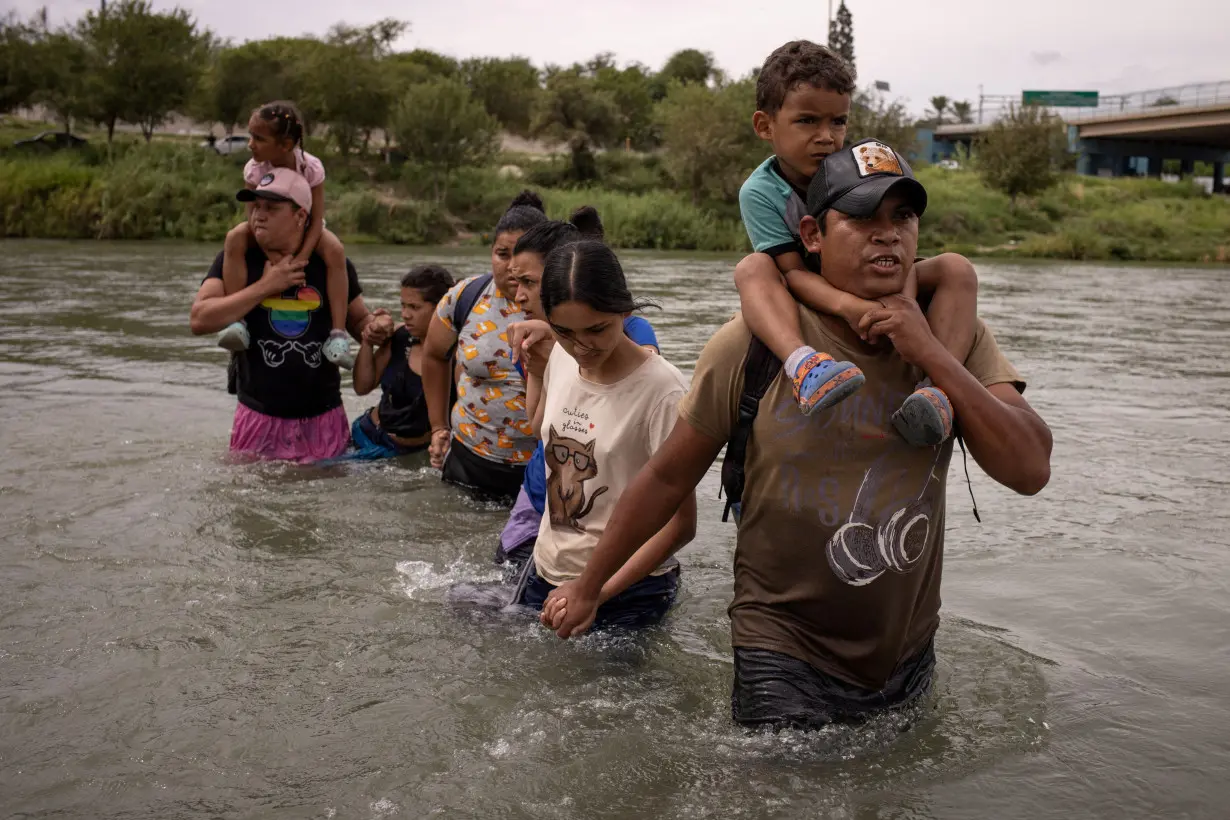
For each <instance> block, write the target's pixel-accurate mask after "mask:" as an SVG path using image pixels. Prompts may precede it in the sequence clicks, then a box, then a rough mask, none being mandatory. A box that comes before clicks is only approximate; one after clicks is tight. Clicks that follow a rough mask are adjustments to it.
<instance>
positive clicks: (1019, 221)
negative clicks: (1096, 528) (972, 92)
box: [0, 139, 1230, 263]
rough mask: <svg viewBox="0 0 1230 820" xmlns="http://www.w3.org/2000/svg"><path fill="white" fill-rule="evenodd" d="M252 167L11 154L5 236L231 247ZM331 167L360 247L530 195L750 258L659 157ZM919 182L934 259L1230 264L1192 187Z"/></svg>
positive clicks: (189, 149) (944, 177) (333, 188)
mask: <svg viewBox="0 0 1230 820" xmlns="http://www.w3.org/2000/svg"><path fill="white" fill-rule="evenodd" d="M8 144H10V145H11V141H10V142H9V143H8ZM243 161H244V158H243V157H220V156H218V155H216V154H214V153H213V152H211V151H208V150H205V149H203V148H200V147H197V145H196V143H195V141H191V142H190V141H186V140H155V141H154V142H153V143H152V144H150V145H145V144H144V143H143V142H141V141H140V140H139V139H138V140H135V141H134V140H130V139H126V140H123V141H117V145H116V146H115V148H114V150H113V152H112V156H111V157H108V153H107V150H106V146H105V144H101V143H100V142H99V141H97V140H91V144H90V145H89V146H88V147H87V148H86V149H84V150H80V151H63V152H58V153H55V152H30V151H16V150H13V149H11V148H6V147H0V236H3V237H32V238H38V237H41V238H66V239H67V238H71V239H156V238H169V239H188V240H199V241H218V240H220V239H221V238H222V237H223V236H224V235H225V233H226V231H227V230H228V229H229V227H230V226H232V225H233V224H235V223H236V222H238V221H239V220H240V219H241V218H242V210H241V208H240V206H239V204H238V203H237V202H235V200H234V194H235V191H236V190H237V189H238V188H239V187H240V185H241V184H242V181H241V168H242V165H243ZM325 162H326V167H327V168H328V170H329V182H328V187H327V190H328V213H327V217H328V221H329V227H330V228H331V229H333V230H334V231H335V232H337V233H338V234H339V235H340V236H341V237H342V239H343V240H345V241H349V242H356V241H372V242H391V243H401V244H438V243H447V242H453V241H464V242H473V243H482V242H485V241H488V240H489V238H490V237H489V232H490V230H491V229H492V227H493V226H494V225H495V222H496V221H497V220H498V218H499V216H500V214H501V213H502V212H503V210H504V208H505V207H506V206H507V204H508V202H509V200H510V199H511V198H512V197H513V196H514V195H515V194H516V193H517V192H518V191H519V190H521V189H522V188H524V187H531V188H534V189H536V190H538V191H539V192H540V193H541V194H542V196H543V199H544V200H545V201H546V203H547V209H548V212H549V214H550V215H551V216H552V217H556V218H564V217H566V216H567V215H568V213H570V212H571V211H572V210H573V209H574V208H576V207H577V206H579V205H583V204H588V205H593V206H594V207H596V208H597V209H598V211H599V213H600V214H601V215H602V220H603V222H604V224H605V226H606V229H607V236H608V239H609V241H610V242H611V243H612V244H613V245H616V246H619V247H625V248H648V249H656V250H700V251H745V250H747V247H748V246H747V238H746V235H745V233H744V230H743V226H742V224H741V223H740V222H739V220H738V213H737V208H736V207H735V205H734V204H733V203H710V204H706V205H701V206H697V205H694V204H693V203H692V202H691V200H690V199H689V198H688V197H686V196H684V195H681V194H679V193H676V192H675V191H673V190H670V188H669V187H668V186H669V183H668V181H667V178H666V177H665V175H664V174H663V172H662V170H661V167H660V165H659V163H658V160H657V159H656V158H654V157H628V156H620V155H608V158H607V159H604V160H603V161H602V163H601V165H600V168H601V170H602V174H603V176H602V186H601V187H591V188H570V187H564V186H566V184H567V183H566V178H565V177H564V176H563V175H562V174H561V173H560V168H561V163H559V162H552V161H538V162H534V163H530V162H520V163H517V158H515V157H503V158H501V162H502V163H503V170H500V167H499V166H496V167H491V168H467V169H462V170H461V171H459V172H457V173H456V174H455V175H454V176H453V178H452V180H451V182H450V184H449V186H448V189H447V191H446V193H445V195H444V197H443V200H442V201H440V202H437V201H435V199H434V197H433V196H430V195H428V196H423V195H422V194H423V193H425V192H430V191H431V190H432V187H431V184H430V180H428V179H427V178H425V177H424V175H423V173H422V172H421V171H418V170H416V169H415V168H413V167H412V166H405V165H403V166H390V165H385V164H382V163H380V162H379V161H378V160H376V159H374V158H372V157H368V158H354V157H351V158H342V157H337V156H326V157H325ZM514 163H515V167H513V168H510V167H508V166H509V165H513V164H514ZM518 168H519V169H520V170H517V169H518ZM919 177H920V179H921V180H922V181H923V183H924V184H925V185H926V186H927V190H928V193H929V196H930V204H929V206H928V209H927V213H926V215H925V216H924V218H923V223H922V235H921V237H920V239H921V243H920V244H921V246H922V250H923V252H925V253H934V252H938V251H955V252H958V253H964V254H967V255H970V256H988V255H994V256H1020V257H1046V258H1061V259H1088V260H1116V259H1119V260H1140V261H1186V262H1222V263H1230V199H1227V198H1226V197H1211V196H1207V195H1205V194H1204V193H1203V192H1202V191H1201V190H1200V189H1199V188H1197V187H1195V186H1193V185H1188V184H1180V183H1164V182H1160V181H1155V180H1138V179H1115V180H1110V179H1097V178H1091V177H1075V176H1070V177H1065V178H1064V179H1063V180H1062V181H1061V182H1060V184H1058V185H1056V186H1055V187H1054V188H1052V189H1051V190H1049V191H1047V192H1045V193H1043V194H1042V195H1040V196H1038V197H1036V198H1033V199H1022V200H1020V201H1018V202H1017V203H1015V204H1014V203H1012V202H1011V201H1009V199H1008V197H1006V196H1004V195H1003V194H1000V193H998V192H996V191H992V190H990V189H988V188H987V187H986V186H985V185H983V184H982V182H981V180H980V179H979V178H978V176H977V175H975V174H973V173H971V172H968V171H945V170H942V169H938V168H924V169H922V170H920V172H919Z"/></svg>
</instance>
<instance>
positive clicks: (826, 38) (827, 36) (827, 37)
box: [824, 0, 833, 48]
mask: <svg viewBox="0 0 1230 820" xmlns="http://www.w3.org/2000/svg"><path fill="white" fill-rule="evenodd" d="M828 29H829V30H828V32H827V33H826V34H825V35H824V42H826V43H828V46H829V48H832V47H833V0H829V19H828Z"/></svg>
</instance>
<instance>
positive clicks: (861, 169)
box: [807, 139, 927, 217]
mask: <svg viewBox="0 0 1230 820" xmlns="http://www.w3.org/2000/svg"><path fill="white" fill-rule="evenodd" d="M891 190H899V191H900V192H901V193H903V194H905V196H906V200H907V201H908V202H909V203H910V205H911V206H912V207H913V208H914V213H915V214H916V215H917V216H922V214H923V211H925V210H926V209H927V189H926V188H924V187H923V186H922V183H921V182H919V181H918V180H917V179H915V178H914V172H913V171H912V170H911V169H910V164H909V163H908V162H906V161H905V157H903V156H901V155H900V154H898V153H897V152H896V151H894V150H893V149H892V148H890V147H888V146H887V145H885V144H884V143H882V142H880V141H879V140H875V139H866V140H862V141H860V142H856V143H854V144H853V145H851V146H849V147H848V148H843V149H841V150H840V151H838V152H836V153H834V154H829V155H828V156H827V157H825V158H824V162H822V163H820V168H819V169H818V170H817V171H816V175H815V176H814V177H812V180H811V185H809V186H808V188H807V212H808V213H809V214H811V215H812V216H816V215H818V214H819V213H820V212H822V211H827V210H829V209H830V208H831V209H833V210H835V211H840V212H841V213H843V214H849V215H850V216H859V217H867V216H871V215H873V214H874V213H875V212H876V210H877V209H878V208H879V207H880V202H882V201H883V199H884V197H885V195H887V194H888V192H889V191H891Z"/></svg>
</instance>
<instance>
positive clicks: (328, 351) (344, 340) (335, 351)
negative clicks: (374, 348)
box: [320, 330, 354, 370]
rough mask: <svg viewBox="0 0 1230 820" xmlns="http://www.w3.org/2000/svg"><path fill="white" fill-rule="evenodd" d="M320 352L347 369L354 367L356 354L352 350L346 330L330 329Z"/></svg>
mask: <svg viewBox="0 0 1230 820" xmlns="http://www.w3.org/2000/svg"><path fill="white" fill-rule="evenodd" d="M320 352H321V353H322V354H323V355H324V357H325V358H326V359H328V360H329V361H331V362H333V364H335V365H337V366H338V367H341V368H344V369H346V370H353V369H354V354H353V353H351V352H350V337H349V336H347V335H346V331H344V330H334V331H330V333H329V338H328V339H326V340H325V343H324V345H323V346H322V347H321V349H320Z"/></svg>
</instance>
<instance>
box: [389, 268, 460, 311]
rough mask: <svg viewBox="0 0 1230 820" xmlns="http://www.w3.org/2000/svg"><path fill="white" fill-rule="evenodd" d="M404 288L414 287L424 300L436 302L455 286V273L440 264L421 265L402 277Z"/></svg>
mask: <svg viewBox="0 0 1230 820" xmlns="http://www.w3.org/2000/svg"><path fill="white" fill-rule="evenodd" d="M401 286H402V287H403V288H414V289H415V290H417V291H418V292H419V293H421V294H423V300H424V301H426V302H431V303H432V304H435V303H437V302H439V301H440V300H441V299H443V298H444V294H446V293H448V289H449V288H451V287H452V286H453V275H452V274H451V273H449V272H448V271H447V270H446V269H445V268H442V267H440V266H439V265H419V266H418V267H417V268H411V269H410V272H409V273H407V274H406V275H405V276H403V277H402V278H401Z"/></svg>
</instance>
